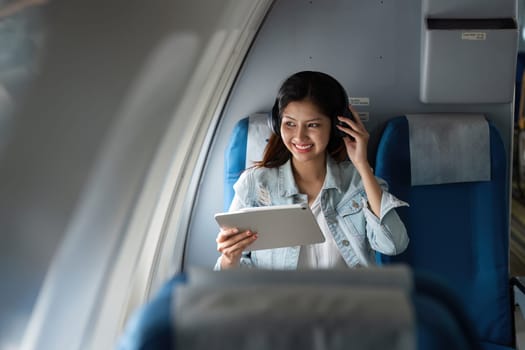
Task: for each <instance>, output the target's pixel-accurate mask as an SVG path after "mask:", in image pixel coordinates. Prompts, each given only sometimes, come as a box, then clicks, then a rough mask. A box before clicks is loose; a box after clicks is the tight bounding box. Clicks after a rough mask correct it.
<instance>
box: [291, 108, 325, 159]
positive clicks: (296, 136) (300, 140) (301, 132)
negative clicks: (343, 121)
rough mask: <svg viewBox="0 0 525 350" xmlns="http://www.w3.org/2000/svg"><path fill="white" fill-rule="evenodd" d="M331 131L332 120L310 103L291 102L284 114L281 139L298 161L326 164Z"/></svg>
mask: <svg viewBox="0 0 525 350" xmlns="http://www.w3.org/2000/svg"><path fill="white" fill-rule="evenodd" d="M330 130H331V120H330V118H329V117H328V116H325V115H324V114H321V112H319V110H318V109H317V107H316V106H315V105H314V104H313V103H312V102H310V101H307V100H305V101H295V102H290V103H289V104H288V105H287V106H286V107H285V108H284V110H283V112H282V121H281V138H282V140H283V143H284V144H285V146H286V148H288V150H289V151H290V152H291V153H292V156H293V159H294V160H296V161H300V162H306V161H312V160H322V161H323V162H324V160H325V157H326V147H327V146H328V142H329V141H330Z"/></svg>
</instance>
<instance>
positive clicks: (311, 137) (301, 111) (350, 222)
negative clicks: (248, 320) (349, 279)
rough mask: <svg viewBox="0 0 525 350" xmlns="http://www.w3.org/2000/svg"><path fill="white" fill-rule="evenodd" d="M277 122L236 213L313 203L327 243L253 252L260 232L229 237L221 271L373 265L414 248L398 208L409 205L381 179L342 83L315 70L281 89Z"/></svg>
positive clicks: (239, 188)
mask: <svg viewBox="0 0 525 350" xmlns="http://www.w3.org/2000/svg"><path fill="white" fill-rule="evenodd" d="M272 122H273V128H274V134H273V135H272V137H271V138H270V140H269V142H268V145H267V147H266V149H265V152H264V156H263V159H262V161H260V162H258V163H257V164H256V166H255V167H253V168H250V169H248V170H246V171H245V172H244V173H243V174H242V175H241V177H240V178H239V180H238V181H237V183H236V184H235V185H234V189H235V197H234V199H233V202H232V204H231V207H230V210H232V211H233V210H238V209H241V208H245V207H257V206H269V205H281V204H292V203H308V205H309V206H310V208H311V209H312V212H313V213H314V216H315V217H316V219H317V222H318V223H319V226H320V227H321V230H322V232H323V234H324V236H325V238H326V241H325V242H324V243H320V244H313V245H308V246H301V247H286V248H278V249H269V250H258V251H253V252H250V251H249V250H250V244H251V243H252V242H254V241H255V240H256V239H257V233H256V232H250V231H243V232H240V231H239V230H238V229H236V228H232V229H227V230H222V231H220V232H219V234H218V236H217V239H216V241H217V250H218V251H219V252H220V253H221V256H220V257H219V259H218V261H217V264H216V266H215V269H228V268H234V267H238V266H253V267H258V268H267V269H297V268H339V267H357V266H369V265H372V264H374V252H373V251H374V250H375V251H378V252H381V253H383V254H388V255H395V254H399V253H401V252H403V251H404V250H405V249H406V247H407V245H408V236H407V233H406V229H405V226H404V225H403V223H402V222H401V220H400V219H399V216H398V215H397V213H396V211H395V208H396V207H399V206H404V205H407V204H406V203H405V202H402V201H400V200H398V199H397V198H395V197H394V196H393V195H391V194H390V193H388V192H386V183H385V182H384V181H382V180H380V179H377V178H375V177H374V175H373V173H372V169H371V168H370V165H369V163H368V159H367V144H368V138H369V135H368V132H367V131H366V129H365V127H364V125H363V123H362V122H361V120H360V119H359V117H358V115H357V113H356V112H355V111H354V110H353V109H352V107H351V106H350V107H349V106H348V97H347V95H346V92H345V90H344V88H343V87H342V85H341V84H340V83H339V82H337V80H335V79H334V78H332V77H331V76H329V75H327V74H325V73H321V72H311V71H304V72H299V73H296V74H294V75H292V76H290V77H289V78H288V79H286V80H285V82H284V83H283V84H282V86H281V88H280V89H279V93H278V96H277V99H276V102H275V105H274V108H273V110H272ZM342 135H344V137H342Z"/></svg>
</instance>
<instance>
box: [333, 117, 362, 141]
mask: <svg viewBox="0 0 525 350" xmlns="http://www.w3.org/2000/svg"><path fill="white" fill-rule="evenodd" d="M337 119H339V120H340V121H342V122H344V123H346V124H347V125H348V127H344V126H341V125H336V126H337V128H338V129H339V130H341V131H343V132H345V133H347V134H348V135H350V136H352V137H353V138H354V139H357V138H360V139H365V140H366V139H368V137H369V134H368V131H367V130H366V128H365V127H364V125H363V122H362V121H361V119H359V117H358V118H357V120H359V122H355V121H353V120H351V119H350V118H345V117H341V116H339V117H337Z"/></svg>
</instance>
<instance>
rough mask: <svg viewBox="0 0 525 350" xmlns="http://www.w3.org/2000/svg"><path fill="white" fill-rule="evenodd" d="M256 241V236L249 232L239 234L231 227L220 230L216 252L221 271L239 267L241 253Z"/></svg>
mask: <svg viewBox="0 0 525 350" xmlns="http://www.w3.org/2000/svg"><path fill="white" fill-rule="evenodd" d="M256 239H257V234H256V233H255V232H252V231H250V230H248V231H243V232H239V229H237V228H235V227H233V228H228V229H224V230H221V231H220V232H219V234H218V235H217V239H216V242H217V250H218V251H219V252H220V253H221V254H222V255H221V269H230V268H232V267H237V266H239V262H240V260H241V256H242V252H243V251H245V250H246V248H247V247H248V246H249V245H250V244H252V243H253V242H254V241H255V240H256Z"/></svg>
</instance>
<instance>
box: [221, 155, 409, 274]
mask: <svg viewBox="0 0 525 350" xmlns="http://www.w3.org/2000/svg"><path fill="white" fill-rule="evenodd" d="M378 182H379V184H380V186H381V188H382V190H383V194H382V198H381V213H380V214H381V215H380V217H379V218H378V217H377V216H376V215H375V214H374V213H372V211H370V209H369V208H368V200H367V197H366V192H365V189H364V187H363V184H362V182H361V177H360V175H359V173H358V172H357V170H356V169H355V167H354V166H353V164H352V163H351V162H349V161H344V162H341V163H336V162H335V161H334V160H333V159H332V158H331V157H327V167H326V177H325V182H324V184H323V187H322V188H321V193H320V194H319V195H320V196H321V197H320V199H321V208H322V212H323V214H324V216H325V218H326V222H327V224H328V227H329V228H330V233H331V234H332V236H333V238H334V240H335V242H336V244H337V247H338V248H339V251H340V253H341V256H342V257H343V259H344V261H345V262H346V264H347V265H348V266H349V267H357V266H369V265H373V264H375V258H374V250H375V251H378V252H380V253H383V254H386V255H396V254H399V253H401V252H403V251H404V250H405V249H406V247H407V245H408V241H409V239H408V236H407V232H406V229H405V226H404V225H403V222H402V221H401V220H400V218H399V216H398V215H397V213H396V211H395V210H394V209H395V208H397V207H400V206H407V205H408V204H407V203H405V202H403V201H400V200H399V199H397V198H396V197H394V196H393V195H392V194H390V193H388V192H387V184H386V182H385V181H383V180H382V179H378ZM234 189H235V197H234V199H233V202H232V204H231V206H230V211H233V210H238V209H241V208H246V207H260V206H270V205H282V204H294V203H307V202H308V198H307V196H306V195H305V194H301V193H299V190H298V188H297V185H296V183H295V179H294V176H293V173H292V165H291V161H288V162H287V163H285V164H283V165H282V166H280V167H278V168H251V169H248V170H246V171H245V172H244V173H243V174H242V175H241V176H240V178H239V180H238V181H237V182H236V183H235V185H234ZM300 249H301V248H300V246H296V247H285V248H277V249H267V250H258V251H253V252H245V253H244V254H243V257H242V258H241V262H240V263H241V266H242V267H257V268H264V269H280V270H288V269H292V270H293V269H296V268H297V263H298V260H299V250H300ZM219 269H220V257H219V259H218V261H217V264H216V265H215V270H219Z"/></svg>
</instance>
